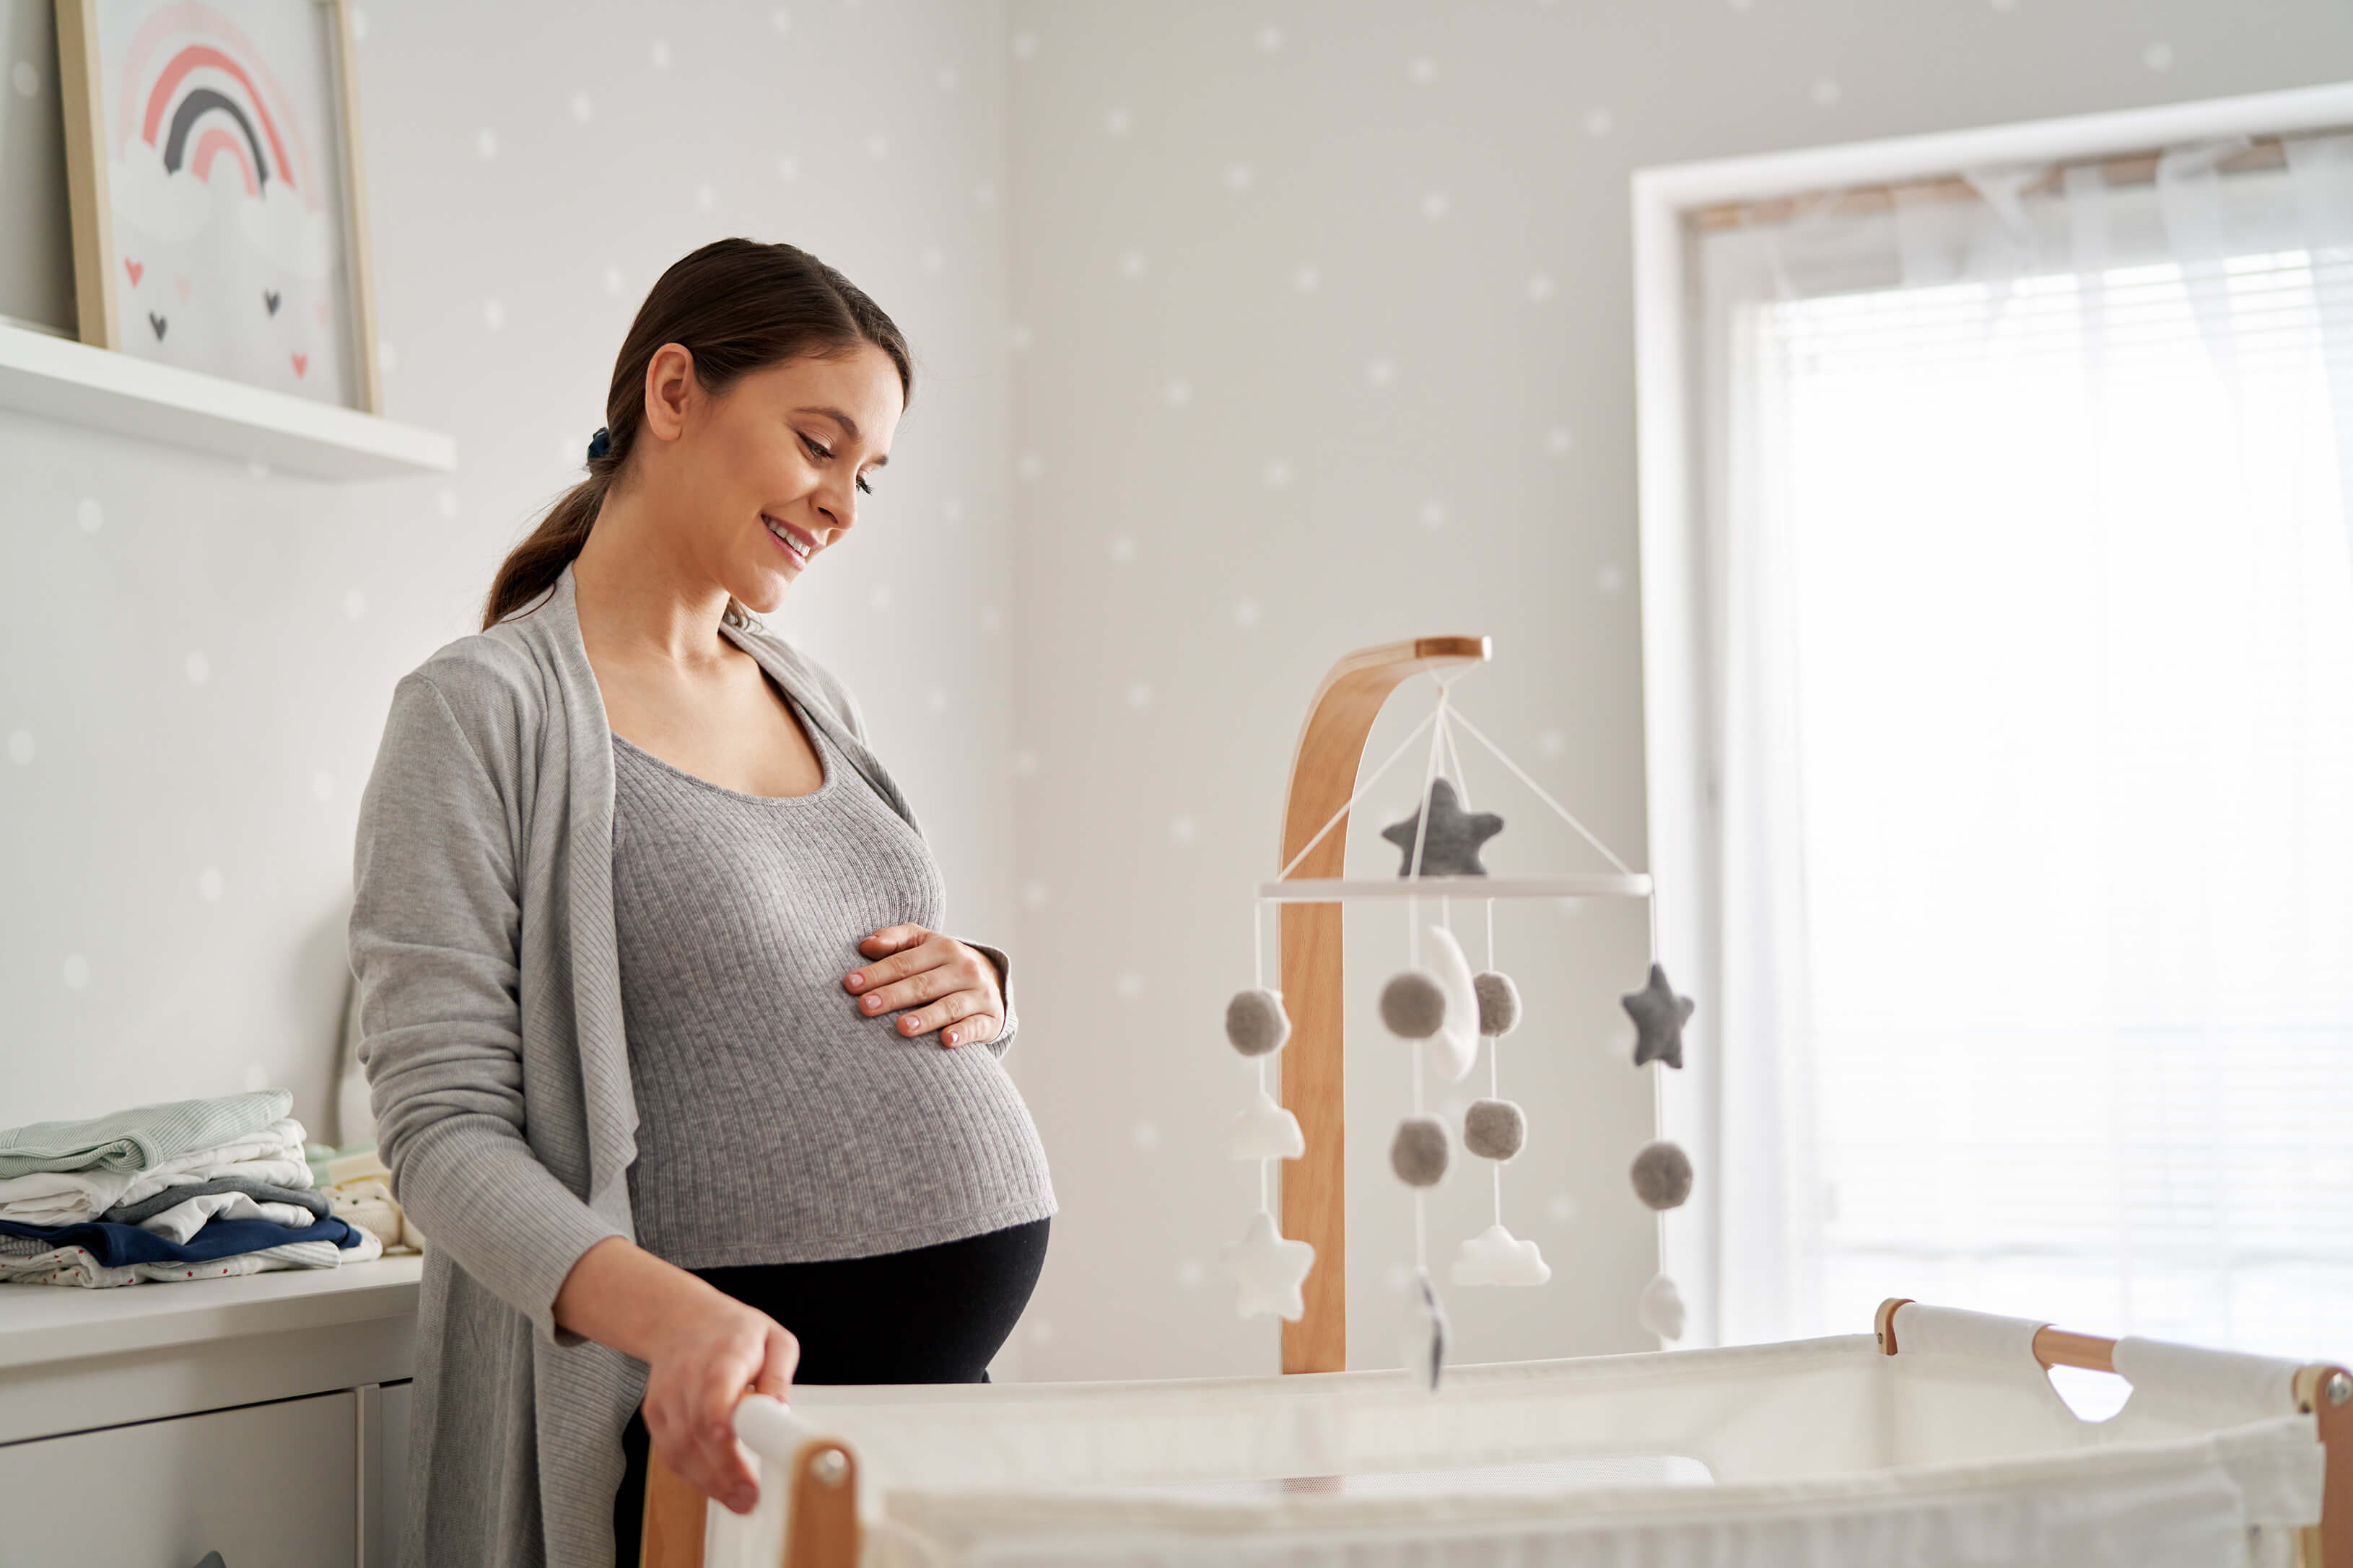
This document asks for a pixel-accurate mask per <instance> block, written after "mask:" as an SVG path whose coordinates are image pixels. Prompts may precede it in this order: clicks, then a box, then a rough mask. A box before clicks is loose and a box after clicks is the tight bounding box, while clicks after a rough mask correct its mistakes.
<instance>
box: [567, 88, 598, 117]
mask: <svg viewBox="0 0 2353 1568" xmlns="http://www.w3.org/2000/svg"><path fill="white" fill-rule="evenodd" d="M595 108H596V105H594V104H592V103H590V102H589V101H588V95H587V94H586V93H585V92H575V93H574V94H573V95H572V118H573V119H574V120H575V121H579V122H580V123H581V124H583V125H586V124H587V123H588V116H589V114H590V113H591V112H592V111H593V110H595Z"/></svg>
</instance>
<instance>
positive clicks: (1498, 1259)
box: [1454, 1225, 1552, 1285]
mask: <svg viewBox="0 0 2353 1568" xmlns="http://www.w3.org/2000/svg"><path fill="white" fill-rule="evenodd" d="M1551 1278H1552V1268H1551V1266H1550V1265H1548V1264H1546V1262H1545V1260H1544V1254H1543V1253H1541V1252H1539V1251H1537V1250H1536V1244H1535V1242H1533V1241H1522V1240H1520V1239H1519V1238H1518V1237H1514V1235H1513V1234H1512V1233H1511V1232H1510V1231H1508V1230H1505V1229H1504V1227H1503V1226H1501V1225H1491V1226H1488V1227H1487V1228H1486V1229H1484V1230H1482V1231H1481V1232H1480V1233H1479V1234H1478V1235H1476V1236H1474V1237H1471V1238H1470V1239H1469V1240H1468V1241H1465V1242H1464V1243H1463V1244H1462V1245H1461V1247H1459V1248H1458V1249H1456V1251H1455V1254H1454V1282H1455V1283H1456V1284H1457V1285H1541V1284H1543V1283H1544V1282H1545V1281H1546V1280H1547V1279H1551Z"/></svg>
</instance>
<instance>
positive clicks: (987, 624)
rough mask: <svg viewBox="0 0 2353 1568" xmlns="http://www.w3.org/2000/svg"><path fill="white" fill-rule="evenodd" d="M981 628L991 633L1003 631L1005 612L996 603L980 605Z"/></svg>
mask: <svg viewBox="0 0 2353 1568" xmlns="http://www.w3.org/2000/svg"><path fill="white" fill-rule="evenodd" d="M980 629H981V630H982V631H984V632H988V633H991V634H995V633H997V632H1001V631H1003V630H1004V629H1005V612H1004V611H1003V610H1000V609H998V608H997V606H996V605H982V606H981V607H980Z"/></svg>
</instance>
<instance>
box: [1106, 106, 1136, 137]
mask: <svg viewBox="0 0 2353 1568" xmlns="http://www.w3.org/2000/svg"><path fill="white" fill-rule="evenodd" d="M1134 123H1135V122H1134V120H1132V119H1130V118H1129V116H1128V112H1127V110H1124V109H1113V110H1105V111H1104V113H1103V129H1104V130H1105V131H1108V132H1111V133H1112V134H1113V135H1114V136H1124V135H1126V134H1127V132H1128V127H1129V126H1131V125H1133V124H1134Z"/></svg>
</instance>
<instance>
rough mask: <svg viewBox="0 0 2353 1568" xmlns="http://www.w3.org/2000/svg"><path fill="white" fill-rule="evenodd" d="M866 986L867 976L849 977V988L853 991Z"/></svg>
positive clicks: (854, 975)
mask: <svg viewBox="0 0 2353 1568" xmlns="http://www.w3.org/2000/svg"><path fill="white" fill-rule="evenodd" d="M865 984H866V976H864V975H863V974H853V975H851V976H850V977H849V988H850V989H851V990H852V991H857V990H860V989H861V988H863V987H864V985H865Z"/></svg>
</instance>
